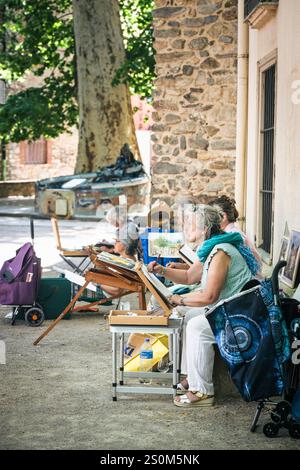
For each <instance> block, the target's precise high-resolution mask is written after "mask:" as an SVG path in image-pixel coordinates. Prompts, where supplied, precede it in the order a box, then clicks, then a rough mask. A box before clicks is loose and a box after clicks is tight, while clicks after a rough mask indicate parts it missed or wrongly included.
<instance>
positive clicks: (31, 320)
mask: <svg viewBox="0 0 300 470" xmlns="http://www.w3.org/2000/svg"><path fill="white" fill-rule="evenodd" d="M44 320H45V314H44V312H43V310H42V309H41V308H38V307H31V308H29V309H28V310H27V312H26V313H25V323H26V325H28V326H40V325H41V324H42V323H43V321H44Z"/></svg>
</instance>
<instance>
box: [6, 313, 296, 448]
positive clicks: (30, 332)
mask: <svg viewBox="0 0 300 470" xmlns="http://www.w3.org/2000/svg"><path fill="white" fill-rule="evenodd" d="M106 310H109V307H106ZM6 312H7V309H0V339H2V340H4V341H5V343H6V348H7V363H6V365H0V376H1V378H0V383H1V390H0V414H1V421H0V448H1V449H98V450H99V449H100V450H115V449H118V450H123V449H124V450H125V449H126V450H128V449H142V450H151V449H152V450H163V449H164V450H165V449H170V450H183V449H186V450H190V449H191V450H195V449H196V450H201V449H300V441H295V440H292V439H291V438H290V437H289V436H288V435H287V432H286V431H285V430H282V431H281V432H280V437H278V438H276V439H267V438H266V437H265V436H264V435H263V433H262V426H259V428H258V430H257V432H256V433H255V434H252V433H250V432H249V426H250V423H251V419H252V417H253V413H254V409H255V404H253V403H251V404H246V403H244V402H243V401H242V400H241V399H239V398H237V399H223V400H222V399H219V400H218V401H217V403H216V406H215V407H214V408H209V409H203V410H200V409H193V410H181V409H178V408H175V407H174V405H173V404H172V400H171V398H170V397H169V396H164V395H121V396H119V398H118V401H117V402H113V401H112V398H111V386H110V384H111V338H110V334H109V329H108V325H107V322H106V320H105V319H104V318H103V315H101V314H98V313H97V314H94V313H81V314H75V315H74V316H73V318H72V319H71V320H64V321H62V322H60V324H59V325H57V327H56V328H55V329H54V330H53V331H52V332H51V333H50V334H49V336H47V337H46V338H45V339H44V340H43V341H42V342H41V343H40V345H39V346H36V347H35V346H33V344H32V343H33V341H34V339H36V338H37V336H38V335H39V334H40V332H41V330H43V329H44V327H45V326H47V325H48V324H49V322H48V321H47V322H45V323H44V325H43V326H42V327H40V328H30V327H27V326H25V325H24V323H23V322H22V321H19V322H16V325H15V326H11V325H10V323H9V321H8V320H7V319H5V318H4V316H5V313H6ZM266 420H268V416H267V415H265V416H263V417H262V419H261V423H262V424H263V423H264V422H266Z"/></svg>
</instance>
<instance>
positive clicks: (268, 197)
mask: <svg viewBox="0 0 300 470" xmlns="http://www.w3.org/2000/svg"><path fill="white" fill-rule="evenodd" d="M261 98H262V100H261V103H262V120H261V123H262V125H261V130H260V132H261V177H260V228H261V230H260V241H261V244H260V246H259V247H260V248H262V249H263V250H264V251H265V252H266V253H268V254H271V250H272V238H273V199H274V141H275V99H276V64H273V65H272V66H271V67H269V68H268V69H266V70H264V71H263V72H262V97H261Z"/></svg>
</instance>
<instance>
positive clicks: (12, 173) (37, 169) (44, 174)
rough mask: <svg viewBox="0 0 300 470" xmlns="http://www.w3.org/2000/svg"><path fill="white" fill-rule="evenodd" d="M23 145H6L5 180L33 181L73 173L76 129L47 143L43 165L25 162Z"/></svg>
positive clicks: (76, 141) (76, 138) (76, 144)
mask: <svg viewBox="0 0 300 470" xmlns="http://www.w3.org/2000/svg"><path fill="white" fill-rule="evenodd" d="M25 145H26V143H24V142H21V143H18V144H15V143H10V144H8V145H7V149H6V154H7V172H6V179H7V180H30V181H35V180H38V179H43V178H50V177H54V176H61V175H70V174H73V173H74V169H75V164H76V152H77V146H78V131H77V129H74V130H73V132H72V133H70V134H68V133H64V134H61V135H60V136H59V137H57V138H56V139H52V140H50V141H48V142H47V149H46V152H47V156H46V159H45V160H46V161H45V162H44V163H28V162H26V158H25V155H24V154H25V149H24V146H25Z"/></svg>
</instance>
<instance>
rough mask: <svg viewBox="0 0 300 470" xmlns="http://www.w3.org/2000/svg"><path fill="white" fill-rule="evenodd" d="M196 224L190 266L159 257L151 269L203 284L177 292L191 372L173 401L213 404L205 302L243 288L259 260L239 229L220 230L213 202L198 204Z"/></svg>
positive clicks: (210, 337)
mask: <svg viewBox="0 0 300 470" xmlns="http://www.w3.org/2000/svg"><path fill="white" fill-rule="evenodd" d="M197 216H198V224H199V225H200V228H202V229H203V232H204V239H205V241H204V243H203V244H202V245H201V247H200V248H199V249H198V251H197V255H198V258H199V260H198V261H196V262H195V263H194V264H193V265H192V266H191V267H190V269H189V270H187V271H185V270H178V269H171V268H168V267H166V268H165V267H162V266H160V265H159V264H157V263H156V262H153V263H150V265H149V267H148V269H149V271H151V272H154V273H157V274H160V275H162V276H164V277H166V278H168V279H171V280H172V281H173V282H176V283H181V284H195V283H197V282H198V283H199V282H200V289H199V290H197V291H194V292H192V293H189V294H185V295H173V296H172V297H171V302H172V303H173V305H176V306H181V307H182V306H183V307H184V310H185V321H184V323H185V328H184V332H183V351H182V373H183V374H186V375H187V377H186V379H184V380H183V381H182V382H181V384H179V385H178V393H180V394H181V395H178V396H177V397H175V399H174V404H175V405H176V406H180V407H195V406H200V407H204V406H212V405H213V404H214V386H213V381H212V375H213V364H214V348H213V344H214V343H215V338H214V335H213V332H212V330H211V328H210V325H209V323H208V320H207V319H206V316H205V311H206V309H205V307H208V306H209V307H212V306H213V305H214V304H216V303H217V302H218V301H220V300H222V299H226V298H228V297H231V296H232V295H235V294H237V293H238V292H240V291H241V290H242V289H243V287H244V286H245V284H247V283H248V282H249V281H250V280H251V279H252V278H253V276H254V275H255V274H256V272H257V270H258V269H259V266H258V263H257V261H256V259H255V257H254V256H253V254H252V253H251V250H250V249H249V248H247V247H246V246H245V245H244V243H243V238H242V236H241V235H240V234H239V233H224V232H223V231H222V230H221V221H222V214H221V213H220V210H219V209H217V208H214V207H210V206H205V205H202V206H198V210H197Z"/></svg>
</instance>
